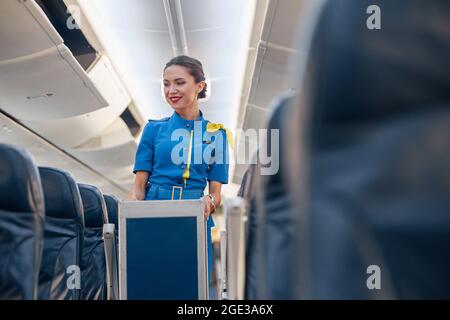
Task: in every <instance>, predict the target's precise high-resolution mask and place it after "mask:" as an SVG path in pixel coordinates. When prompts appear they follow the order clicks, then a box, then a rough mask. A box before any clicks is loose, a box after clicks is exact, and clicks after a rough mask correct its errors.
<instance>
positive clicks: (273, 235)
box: [245, 94, 296, 299]
mask: <svg viewBox="0 0 450 320" xmlns="http://www.w3.org/2000/svg"><path fill="white" fill-rule="evenodd" d="M291 104H292V96H291V95H288V94H284V95H281V96H280V97H279V98H277V99H276V100H275V102H274V105H273V107H272V112H271V114H270V116H269V119H268V122H267V125H266V127H267V129H268V130H269V131H268V135H267V138H268V139H267V154H270V155H272V160H273V161H272V162H271V163H270V164H268V165H264V164H261V163H258V164H257V165H256V166H254V167H253V168H252V167H250V168H249V169H251V171H250V172H249V174H252V175H253V176H254V177H253V180H254V183H253V184H252V186H251V187H250V188H251V189H253V190H250V191H249V192H248V194H249V196H250V199H249V200H248V202H249V209H248V220H247V221H248V228H247V241H248V242H247V253H246V254H247V256H246V266H247V268H246V281H245V283H246V289H245V291H246V297H247V298H249V299H292V298H293V292H292V291H291V290H289V289H290V288H291V286H290V285H289V284H290V281H291V277H292V273H293V272H296V270H293V269H292V268H291V263H290V262H291V259H292V245H291V244H292V241H293V239H292V237H293V235H292V230H291V221H290V219H291V216H292V212H291V205H290V198H289V192H288V191H289V190H288V189H287V188H286V183H285V181H284V179H283V178H284V177H285V174H286V172H285V169H284V167H283V165H282V162H281V159H279V158H277V157H274V153H280V154H281V153H282V152H284V149H285V148H286V146H285V144H284V143H283V141H282V139H279V141H273V142H272V141H271V133H270V130H279V135H280V137H281V136H282V135H283V134H284V130H285V129H284V127H283V121H284V117H285V114H286V113H287V112H289V109H290V108H291ZM276 146H278V148H279V150H276ZM278 151H279V152H278ZM269 167H271V168H272V169H270V171H272V170H273V172H272V174H267V175H266V174H262V170H269ZM256 190H259V192H257V191H256Z"/></svg>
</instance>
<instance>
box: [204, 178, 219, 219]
mask: <svg viewBox="0 0 450 320" xmlns="http://www.w3.org/2000/svg"><path fill="white" fill-rule="evenodd" d="M221 190H222V183H220V182H217V181H209V194H210V195H211V196H212V197H213V198H214V200H215V201H213V200H212V199H211V198H210V197H209V196H204V197H203V202H204V203H205V219H208V218H209V215H210V214H211V213H213V212H214V211H216V208H218V207H219V206H220V202H221V200H222V199H221V197H220V192H221ZM214 202H215V203H214Z"/></svg>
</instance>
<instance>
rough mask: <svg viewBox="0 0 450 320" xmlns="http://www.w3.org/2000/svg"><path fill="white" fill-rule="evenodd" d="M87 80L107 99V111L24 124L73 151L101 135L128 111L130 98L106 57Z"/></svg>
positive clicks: (90, 72) (102, 110)
mask: <svg viewBox="0 0 450 320" xmlns="http://www.w3.org/2000/svg"><path fill="white" fill-rule="evenodd" d="M89 78H90V79H91V80H92V81H93V82H94V83H95V84H96V85H97V88H98V89H99V91H100V93H101V94H102V96H103V97H105V98H106V100H107V102H108V107H106V108H102V109H99V110H95V111H93V112H89V113H85V114H82V115H78V116H75V117H69V118H64V119H50V120H33V121H24V124H25V125H27V126H28V127H30V128H32V129H33V130H34V131H36V132H37V133H39V134H40V135H41V136H43V137H45V138H46V139H49V140H50V141H52V142H53V143H55V144H57V145H59V146H61V147H64V148H75V147H77V146H79V145H81V144H83V143H86V142H87V141H89V140H90V139H92V138H94V137H97V136H99V135H101V134H102V132H103V131H104V130H105V129H106V128H108V126H110V125H111V124H112V123H113V122H114V121H115V120H117V119H118V117H119V116H120V115H121V114H122V112H123V111H124V110H125V109H126V108H127V106H128V105H129V104H130V102H131V98H130V96H129V94H128V93H127V91H126V89H125V87H124V86H123V85H122V83H121V80H120V79H119V77H118V75H117V73H116V72H115V70H114V69H113V67H112V65H111V63H110V61H109V59H108V58H107V57H106V56H102V57H101V58H100V59H99V60H98V61H97V62H96V64H95V65H94V66H93V67H92V69H91V70H90V71H89ZM128 136H129V135H125V137H128ZM129 139H131V138H129Z"/></svg>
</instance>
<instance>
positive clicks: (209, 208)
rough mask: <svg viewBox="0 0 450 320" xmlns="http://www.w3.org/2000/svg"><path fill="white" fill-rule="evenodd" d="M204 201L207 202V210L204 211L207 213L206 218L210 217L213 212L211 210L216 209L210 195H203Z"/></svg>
mask: <svg viewBox="0 0 450 320" xmlns="http://www.w3.org/2000/svg"><path fill="white" fill-rule="evenodd" d="M202 200H203V203H204V204H205V211H204V212H203V213H204V215H205V220H208V219H209V216H210V214H211V212H213V211H214V209H215V208H214V206H213V204H212V201H211V198H210V197H208V196H203V197H202Z"/></svg>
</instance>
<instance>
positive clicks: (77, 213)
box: [39, 167, 84, 225]
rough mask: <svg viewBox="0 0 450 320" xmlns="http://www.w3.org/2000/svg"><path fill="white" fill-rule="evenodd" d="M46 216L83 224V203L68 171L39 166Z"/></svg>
mask: <svg viewBox="0 0 450 320" xmlns="http://www.w3.org/2000/svg"><path fill="white" fill-rule="evenodd" d="M39 173H40V174H41V180H42V187H43V189H44V197H45V214H46V216H48V217H54V218H59V219H70V220H75V221H77V222H78V223H80V224H81V225H84V217H83V205H82V203H81V196H80V191H79V190H78V186H77V183H76V182H75V179H74V178H73V177H72V175H71V174H70V173H69V172H66V171H63V170H59V169H55V168H49V167H39Z"/></svg>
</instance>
